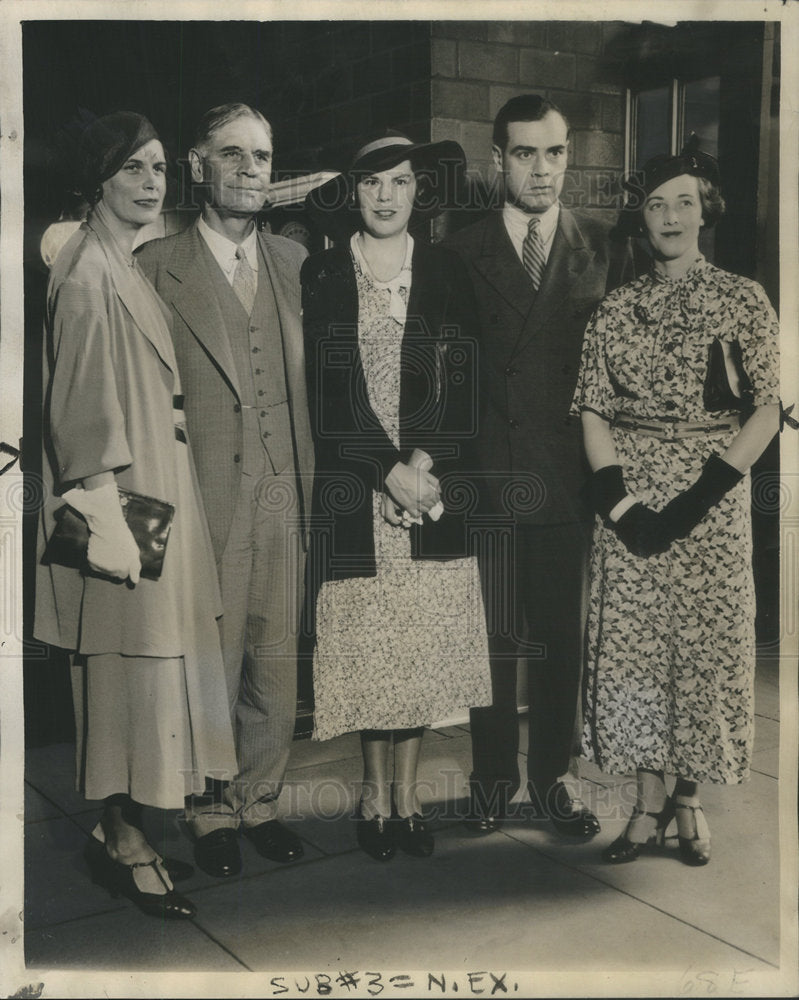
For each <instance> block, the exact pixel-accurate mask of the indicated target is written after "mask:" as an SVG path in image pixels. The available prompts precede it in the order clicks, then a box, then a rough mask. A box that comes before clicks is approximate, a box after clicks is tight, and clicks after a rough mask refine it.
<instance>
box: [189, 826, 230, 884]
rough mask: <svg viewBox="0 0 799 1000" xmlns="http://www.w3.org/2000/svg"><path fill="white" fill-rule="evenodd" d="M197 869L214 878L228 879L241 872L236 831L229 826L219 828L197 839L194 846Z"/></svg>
mask: <svg viewBox="0 0 799 1000" xmlns="http://www.w3.org/2000/svg"><path fill="white" fill-rule="evenodd" d="M194 860H195V861H196V862H197V867H198V868H201V869H202V870H203V871H204V872H205V873H206V874H207V875H213V876H214V878H229V877H230V876H231V875H238V873H239V872H240V871H241V852H240V851H239V838H238V831H237V830H235V829H234V828H233V827H230V826H223V827H220V828H219V829H218V830H212V831H211V832H210V833H206V834H204V835H203V836H202V837H198V838H197V840H196V842H195V844H194Z"/></svg>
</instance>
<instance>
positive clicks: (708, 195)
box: [696, 177, 727, 229]
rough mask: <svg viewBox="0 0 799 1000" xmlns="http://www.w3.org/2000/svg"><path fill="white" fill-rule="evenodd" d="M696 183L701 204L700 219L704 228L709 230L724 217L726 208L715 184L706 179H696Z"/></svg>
mask: <svg viewBox="0 0 799 1000" xmlns="http://www.w3.org/2000/svg"><path fill="white" fill-rule="evenodd" d="M696 183H697V186H698V188H699V200H700V201H701V202H702V218H703V220H704V223H705V228H706V229H710V227H711V226H715V225H716V223H717V222H718V221H719V219H720V218H721V217H722V215H724V212H725V210H726V208H727V206H726V205H725V203H724V198H722V196H721V190H720V188H719V187H718V185H717V184H714V183H713V182H712V181H709V180H708V179H707V177H697V178H696Z"/></svg>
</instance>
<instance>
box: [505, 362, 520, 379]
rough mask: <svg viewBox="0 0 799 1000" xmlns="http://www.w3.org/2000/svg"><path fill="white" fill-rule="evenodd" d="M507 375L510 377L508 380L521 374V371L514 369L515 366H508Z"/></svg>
mask: <svg viewBox="0 0 799 1000" xmlns="http://www.w3.org/2000/svg"><path fill="white" fill-rule="evenodd" d="M505 374H506V375H507V376H508V378H513V376H514V375H518V374H519V369H518V368H514V367H513V365H508V367H507V368H506V369H505Z"/></svg>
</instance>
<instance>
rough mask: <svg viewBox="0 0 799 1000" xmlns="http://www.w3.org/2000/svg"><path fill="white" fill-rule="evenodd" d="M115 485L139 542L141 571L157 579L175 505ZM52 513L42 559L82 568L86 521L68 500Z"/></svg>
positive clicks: (132, 530) (87, 541) (86, 546)
mask: <svg viewBox="0 0 799 1000" xmlns="http://www.w3.org/2000/svg"><path fill="white" fill-rule="evenodd" d="M117 489H118V492H119V502H120V504H121V505H122V513H123V515H124V517H125V521H126V523H127V525H128V527H129V528H130V531H131V534H132V535H133V537H134V538H135V539H136V543H137V544H138V546H139V555H140V556H141V575H142V576H143V577H144V578H145V579H147V580H157V579H158V578H159V577H160V576H161V570H162V569H163V567H164V554H165V553H166V543H167V541H168V539H169V531H170V528H171V527H172V518H173V517H174V516H175V508H174V506H173V504H171V503H167V502H166V501H165V500H156V498H155V497H146V496H143V495H142V494H141V493H132V492H131V491H130V490H122V489H119V488H117ZM53 516H54V517H55V522H56V526H55V530H54V531H53V534H52V535H51V536H50V541H49V542H48V544H47V549H46V550H45V553H44V558H43V559H42V562H44V563H48V564H49V563H56V564H57V565H58V566H70V567H72V568H74V569H85V568H86V550H87V548H88V545H89V527H88V525H87V524H86V521H85V520H84V518H83V517H82V516H81V515H80V514H78V512H77V511H75V510H73V509H72V507H70V506H69V505H68V504H64V506H63V507H59V508H58V510H57V511H56V512H55V514H54V515H53Z"/></svg>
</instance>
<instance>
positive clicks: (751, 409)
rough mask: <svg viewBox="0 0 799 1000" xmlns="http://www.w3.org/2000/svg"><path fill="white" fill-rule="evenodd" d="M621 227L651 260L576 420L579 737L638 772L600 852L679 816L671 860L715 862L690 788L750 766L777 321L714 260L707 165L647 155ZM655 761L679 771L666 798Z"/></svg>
mask: <svg viewBox="0 0 799 1000" xmlns="http://www.w3.org/2000/svg"><path fill="white" fill-rule="evenodd" d="M629 189H630V190H631V191H632V192H633V193H634V194H636V195H637V196H638V197H637V200H635V199H631V200H630V204H629V207H628V208H627V209H626V210H625V213H624V216H623V219H624V223H623V228H625V229H626V230H627V231H629V232H631V233H633V234H637V235H643V236H645V237H646V238H647V240H648V243H649V246H650V250H651V255H652V258H653V264H652V269H651V271H650V273H649V274H646V275H644V276H642V277H640V278H638V279H636V280H635V281H633V282H631V283H630V284H628V285H625V286H624V287H622V288H620V289H617V290H616V291H615V292H613V293H611V294H610V295H609V296H608V297H607V298H606V299H605V300H604V301H603V302H602V303H601V304H600V306H599V308H598V309H597V311H596V313H595V315H594V316H593V318H592V319H591V322H590V324H589V326H588V330H587V332H586V338H585V342H584V348H583V358H582V366H581V373H580V378H579V380H578V385H577V390H576V393H575V398H574V406H573V409H574V412H575V413H580V414H581V415H582V423H583V432H584V440H585V448H586V453H587V455H588V459H589V462H590V464H591V468H592V469H593V470H594V474H593V479H592V487H593V489H592V493H593V500H594V506H595V510H596V512H597V514H598V515H599V517H598V518H597V521H596V528H595V533H594V548H593V554H592V564H591V601H590V609H589V621H588V639H587V662H586V701H587V704H586V715H585V732H584V744H585V752H586V754H587V756H588V757H589V758H590V759H592V760H594V761H596V763H597V764H598V765H599V766H600V767H601V768H602V769H603V770H606V771H610V772H620V773H625V772H629V771H632V770H635V771H636V773H637V802H636V806H635V809H634V811H633V813H632V816H631V817H630V820H629V822H628V824H627V827H626V829H625V831H624V833H623V834H622V835H621V836H620V837H618V838H617V839H616V840H615V841H614V842H613V843H612V844H611V845H610V846H609V847H608V848H607V849H606V850H605V852H604V855H603V857H604V858H605V860H606V861H609V862H611V863H620V862H626V861H633V860H635V858H636V857H637V856H638V854H639V853H640V852H641V850H642V849H643V848H644V847H650V846H654V845H656V844H657V845H662V843H663V839H664V831H665V828H666V826H667V825H668V823H669V822H670V821H671V819H672V818H673V817H676V822H677V832H678V836H679V845H680V853H681V856H682V859H683V860H684V861H685V862H686V863H687V864H691V865H703V864H706V863H707V862H708V861H709V859H710V833H709V830H708V826H707V822H706V820H705V817H704V815H703V813H702V808H701V804H700V801H699V794H698V785H699V783H701V782H713V783H724V784H733V783H737V782H741V781H743V780H745V779H746V778H747V777H748V775H749V762H750V757H751V750H752V739H753V723H754V697H753V689H754V665H755V634H754V614H755V605H754V585H753V579H752V571H751V556H752V542H751V521H750V485H749V476H748V475H747V470H748V469H749V467H750V466H751V464H752V463H753V462H754V461H755V460H756V459H757V458H758V457H759V456H760V454H761V453H762V452H763V450H764V448H765V447H766V445H767V444H768V442H769V441H770V439H771V438H772V437H773V435H774V433H775V431H776V430H777V425H778V414H779V396H778V360H777V337H778V325H777V319H776V317H775V315H774V312H773V310H772V308H771V306H770V305H769V302H768V299H767V298H766V295H765V293H764V291H763V289H762V288H761V287H760V286H759V285H758V284H756V283H755V282H754V281H752V280H750V279H748V278H743V277H739V276H738V275H733V274H729V273H727V272H725V271H722V270H719V269H718V268H716V267H714V266H713V265H711V264H710V263H708V261H707V260H705V259H704V257H703V256H702V255H701V254H700V252H699V245H698V240H699V232H700V229H701V228H702V227H703V226H705V227H707V226H711V225H713V223H714V222H715V221H716V220H717V219H718V218H719V217H720V215H721V214H722V212H723V210H724V202H723V200H722V198H721V195H720V192H719V189H718V171H717V166H716V161H715V160H714V159H713V158H712V157H710V156H707V155H705V154H702V153H700V152H698V151H696V150H690V149H688V150H684V151H683V153H682V154H680V155H679V156H659V157H656V158H654V159H653V160H650V161H649V162H648V163H647V164H646V166H645V167H644V169H643V171H642V172H641V173H640V174H639V175H637V176H636V178H635V179H634V183H633V184H631V185H629ZM664 773H669V774H673V775H676V784H675V786H674V790H673V794H672V796H671V798H669V797H668V796H667V793H666V787H665V783H664Z"/></svg>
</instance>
